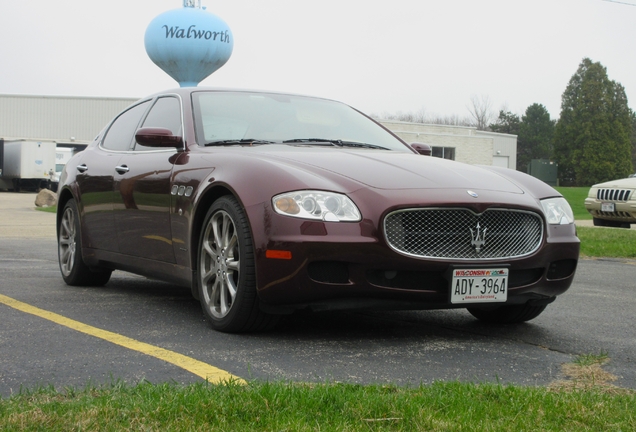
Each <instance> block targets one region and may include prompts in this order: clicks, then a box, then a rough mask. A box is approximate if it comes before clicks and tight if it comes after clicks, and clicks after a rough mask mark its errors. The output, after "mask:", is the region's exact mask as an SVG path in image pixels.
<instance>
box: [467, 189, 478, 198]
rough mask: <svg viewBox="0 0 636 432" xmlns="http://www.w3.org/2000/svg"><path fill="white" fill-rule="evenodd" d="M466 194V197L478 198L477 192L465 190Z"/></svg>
mask: <svg viewBox="0 0 636 432" xmlns="http://www.w3.org/2000/svg"><path fill="white" fill-rule="evenodd" d="M466 193H467V194H468V195H470V196H471V197H473V198H477V197H478V196H479V194H477V192H473V191H471V190H467V191H466Z"/></svg>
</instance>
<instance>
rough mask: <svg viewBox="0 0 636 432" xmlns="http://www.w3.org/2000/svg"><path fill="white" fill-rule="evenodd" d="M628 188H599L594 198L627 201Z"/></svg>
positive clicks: (629, 192) (629, 191)
mask: <svg viewBox="0 0 636 432" xmlns="http://www.w3.org/2000/svg"><path fill="white" fill-rule="evenodd" d="M630 194H631V190H629V189H599V190H597V191H596V199H599V200H605V201H622V202H625V201H629V195H630Z"/></svg>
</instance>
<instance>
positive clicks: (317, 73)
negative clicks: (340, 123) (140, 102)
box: [0, 0, 636, 118]
mask: <svg viewBox="0 0 636 432" xmlns="http://www.w3.org/2000/svg"><path fill="white" fill-rule="evenodd" d="M621 1H622V3H632V4H635V5H636V0H621ZM182 5H183V2H182V0H137V1H134V0H127V1H126V0H104V1H101V2H98V1H95V0H86V1H78V0H23V1H18V0H2V1H0V93H2V94H29V95H71V96H107V97H135V98H137V97H143V96H146V95H148V94H151V93H154V92H156V91H160V90H163V89H166V88H172V87H175V86H177V84H176V82H175V81H174V80H173V79H172V78H170V77H169V76H168V75H166V74H165V73H164V72H163V71H162V70H161V69H159V68H158V67H157V66H155V64H154V63H152V61H151V60H150V59H149V58H148V56H147V54H146V52H145V48H144V33H145V31H146V28H147V26H148V24H149V23H150V21H151V20H152V19H153V18H155V17H156V16H157V15H159V14H161V13H163V12H165V11H167V10H170V9H175V8H180V7H182ZM202 5H203V6H205V7H207V10H208V11H209V12H211V13H214V14H215V15H217V16H219V17H220V18H222V19H223V20H225V21H226V22H227V24H228V25H229V27H230V28H231V30H232V32H233V36H234V52H233V54H232V57H231V58H230V60H229V61H228V62H227V63H226V65H225V66H224V67H223V68H221V69H220V70H218V71H217V72H215V73H214V74H213V75H211V76H210V77H208V78H207V79H205V80H204V81H203V82H202V83H201V85H209V86H220V87H239V88H251V89H261V90H278V91H286V92H293V93H302V94H309V95H315V96H323V97H328V98H333V99H337V100H341V101H343V102H346V103H348V104H350V105H353V106H354V107H356V108H358V109H360V110H362V111H365V112H367V113H374V114H382V113H395V112H398V111H401V112H409V111H412V112H416V111H420V110H425V112H426V113H427V114H429V115H443V116H446V115H459V116H460V117H464V116H468V115H469V113H468V110H467V106H468V105H469V103H470V99H471V97H472V96H477V97H482V96H487V97H488V98H489V99H490V101H491V102H492V108H493V111H498V110H499V109H500V108H501V107H503V106H505V107H507V108H508V109H509V110H510V111H512V112H514V113H517V114H520V115H521V114H523V112H524V111H525V109H526V108H527V107H528V106H529V105H531V104H533V103H541V104H543V105H545V106H546V108H547V109H548V111H549V112H550V115H551V117H552V118H558V116H559V113H560V107H561V94H562V93H563V91H564V90H565V87H566V86H567V84H568V81H569V80H570V78H571V76H572V75H573V74H574V73H575V72H576V69H577V67H578V65H579V63H580V62H581V60H582V59H583V58H584V57H589V58H591V59H592V60H593V61H599V62H601V63H602V64H603V66H605V67H606V68H607V71H608V75H609V77H610V79H613V80H615V81H618V82H620V83H621V84H623V86H624V87H625V89H626V91H627V96H628V98H629V101H630V106H631V107H632V109H636V47H635V43H636V6H630V5H627V4H621V3H618V2H609V1H604V0H437V1H429V0H391V1H386V0H385V1H370V0H322V1H316V0H314V1H308V0H202Z"/></svg>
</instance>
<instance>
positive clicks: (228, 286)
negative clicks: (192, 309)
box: [197, 196, 278, 333]
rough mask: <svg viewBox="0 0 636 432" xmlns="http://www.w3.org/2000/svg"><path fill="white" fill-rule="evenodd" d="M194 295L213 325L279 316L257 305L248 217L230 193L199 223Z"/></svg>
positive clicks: (257, 322)
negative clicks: (199, 234) (199, 231)
mask: <svg viewBox="0 0 636 432" xmlns="http://www.w3.org/2000/svg"><path fill="white" fill-rule="evenodd" d="M198 264H199V266H198V271H197V285H198V290H199V301H200V302H201V308H202V309H203V312H204V314H205V316H206V318H207V319H208V320H209V322H210V323H211V325H212V327H213V328H214V329H215V330H219V331H222V332H228V333H239V332H249V331H258V330H265V329H269V328H271V327H273V326H274V325H275V323H276V321H278V316H276V315H270V314H267V313H265V312H263V311H261V310H260V308H259V300H258V294H257V292H256V270H255V263H254V249H253V245H252V236H251V233H250V228H249V224H248V221H247V217H246V216H245V213H244V211H243V209H242V208H241V205H240V204H239V203H238V201H237V200H236V199H235V198H234V197H232V196H224V197H221V198H219V199H218V200H217V201H215V202H214V203H213V204H212V206H211V207H210V209H209V210H208V213H207V215H206V216H205V219H204V223H203V226H202V229H201V237H200V238H199V249H198Z"/></svg>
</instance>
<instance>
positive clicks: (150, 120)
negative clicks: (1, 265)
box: [57, 88, 579, 332]
mask: <svg viewBox="0 0 636 432" xmlns="http://www.w3.org/2000/svg"><path fill="white" fill-rule="evenodd" d="M429 150H430V149H429ZM420 153H427V152H426V146H422V145H412V146H409V145H407V144H406V143H404V142H403V141H402V140H400V139H399V138H398V137H396V136H395V135H393V134H392V133H391V132H389V131H388V130H386V129H385V128H383V127H382V126H381V125H379V124H378V123H376V122H374V121H373V120H371V119H370V118H368V117H366V116H365V115H363V114H361V113H360V112H358V111H356V110H355V109H353V108H351V107H349V106H347V105H344V104H342V103H339V102H335V101H331V100H326V99H319V98H310V97H303V96H295V95H288V94H275V93H265V92H252V91H235V90H233V91H229V90H219V89H206V88H187V89H175V90H170V91H166V92H163V93H159V94H156V95H153V96H150V97H148V98H145V99H142V100H140V101H138V102H137V103H135V104H134V105H132V106H131V107H129V108H127V109H126V110H125V111H124V112H122V113H121V114H119V115H118V116H117V117H116V118H115V119H114V120H113V121H112V122H111V123H110V124H109V125H108V126H106V127H105V128H104V130H103V131H102V132H101V133H99V135H98V136H97V138H95V140H94V142H93V143H91V144H90V145H89V146H88V148H87V149H86V150H85V151H83V152H81V153H78V154H77V155H76V156H74V157H73V159H71V160H70V161H69V163H68V164H67V165H66V169H65V171H64V173H63V174H62V179H61V181H60V187H59V191H58V194H59V202H58V215H57V232H58V242H59V248H58V251H59V262H60V270H61V272H62V277H63V278H64V280H65V281H66V283H68V284H70V285H103V284H106V283H107V282H108V280H109V278H110V275H111V272H112V271H113V270H115V269H120V270H125V271H129V272H133V273H137V274H140V275H144V276H147V277H150V278H156V279H161V280H165V281H170V282H173V283H176V284H179V285H183V286H185V287H189V288H190V289H191V291H192V294H193V295H194V297H196V298H197V299H199V300H200V301H201V305H202V307H203V311H204V312H205V315H206V316H207V317H208V318H209V320H210V322H211V323H212V326H213V327H214V328H215V329H217V330H221V331H227V332H239V331H252V330H258V329H263V328H268V327H271V326H272V325H273V324H274V323H275V321H276V320H277V317H278V316H279V315H280V314H287V313H292V312H293V311H295V310H297V309H303V308H310V309H312V310H332V309H355V308H365V309H438V308H467V309H468V311H469V312H470V313H472V314H473V315H474V316H475V317H477V318H479V319H481V320H485V321H490V322H499V323H510V322H522V321H527V320H530V319H532V318H534V317H536V316H538V315H539V314H540V313H541V312H542V311H543V310H544V309H545V308H546V306H547V305H548V304H549V303H551V302H552V301H554V299H555V298H556V296H558V295H559V294H562V293H563V292H565V291H566V290H567V289H568V287H569V286H570V284H571V283H572V279H573V277H574V272H575V269H576V265H577V260H578V255H579V240H578V238H577V237H576V231H575V227H574V224H573V222H574V220H573V216H572V211H571V209H570V207H569V205H568V204H567V202H566V201H565V199H563V197H562V196H561V195H560V194H559V193H558V192H557V191H555V190H554V189H552V188H551V187H549V186H548V185H546V184H545V183H543V182H541V181H539V180H537V179H535V178H533V177H530V176H528V175H525V174H522V173H520V172H517V171H514V170H510V169H503V168H496V167H492V166H482V167H477V166H471V165H466V164H462V163H457V162H453V161H449V160H444V159H438V158H433V157H429V156H426V155H422V154H420ZM429 154H430V152H429Z"/></svg>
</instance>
